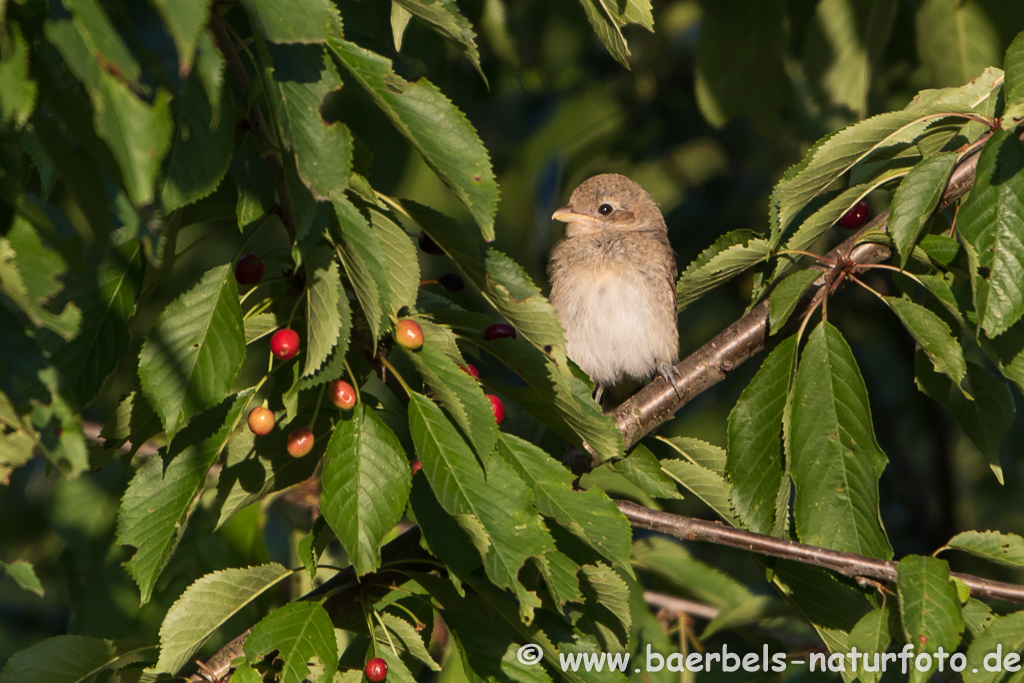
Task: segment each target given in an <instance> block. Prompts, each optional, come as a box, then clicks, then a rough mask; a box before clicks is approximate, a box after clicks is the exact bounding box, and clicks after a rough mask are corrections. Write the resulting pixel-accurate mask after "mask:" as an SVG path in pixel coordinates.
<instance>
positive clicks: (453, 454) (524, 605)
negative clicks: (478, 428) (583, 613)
mask: <svg viewBox="0 0 1024 683" xmlns="http://www.w3.org/2000/svg"><path fill="white" fill-rule="evenodd" d="M409 429H410V431H411V432H412V439H413V443H414V444H415V445H416V453H417V454H418V455H419V457H420V462H421V463H422V464H423V473H424V474H425V475H426V476H427V480H428V481H429V482H430V487H431V488H432V489H433V490H434V493H436V494H437V496H438V501H439V502H440V503H441V506H442V507H443V508H444V509H445V510H446V511H447V512H448V514H450V515H453V516H454V517H455V518H456V519H457V520H459V521H460V524H462V525H463V527H465V528H467V531H470V536H471V537H473V538H474V542H477V543H480V542H482V541H483V540H486V541H487V545H486V546H483V545H480V546H478V550H479V551H480V555H481V557H483V559H484V567H485V569H486V571H487V576H488V577H489V578H490V579H491V581H493V582H494V583H495V585H497V586H499V587H501V588H507V589H510V590H511V591H512V592H513V593H515V595H516V597H517V598H518V600H519V612H520V616H521V617H522V619H523V620H524V621H526V622H527V623H529V621H530V620H531V619H532V616H533V611H534V609H535V608H536V607H539V606H540V600H539V599H538V598H537V596H536V594H535V593H534V592H532V591H529V590H527V589H526V588H524V587H523V586H522V585H521V584H520V583H519V580H518V574H519V569H520V568H521V567H522V566H523V563H524V562H526V560H527V559H528V558H530V557H539V556H541V555H543V554H544V553H545V552H547V551H549V550H552V549H553V548H554V541H553V540H552V538H551V535H550V534H549V533H548V530H547V528H546V527H545V526H544V524H543V522H542V521H541V518H540V516H539V515H537V513H536V512H533V511H532V509H531V507H532V506H531V495H530V492H529V490H528V489H527V487H526V485H525V484H524V483H523V481H522V479H520V478H519V477H518V475H516V473H515V471H514V470H512V468H511V467H510V466H509V465H506V464H505V463H504V462H503V461H502V460H499V459H497V458H488V459H487V460H486V464H487V472H486V476H485V474H484V471H483V470H482V469H481V468H480V465H479V464H478V463H477V461H476V458H475V456H474V455H473V452H472V451H471V450H470V449H469V447H468V446H467V445H466V442H465V441H463V439H462V437H461V436H460V435H459V433H458V432H457V431H456V430H455V428H454V427H453V426H452V424H451V423H450V422H448V420H447V419H446V418H445V417H444V415H443V414H442V413H441V409H440V408H438V407H437V406H436V405H434V404H433V403H432V402H431V401H430V400H429V399H427V398H426V397H424V396H421V395H419V394H413V395H412V397H411V400H410V402H409ZM466 516H470V519H469V520H465V521H463V520H461V519H460V518H461V517H466ZM467 524H468V525H469V526H468V527H467ZM473 527H476V529H480V527H482V530H483V531H484V532H485V534H484V536H483V537H482V538H481V537H480V536H477V535H475V534H474V532H473V531H472V530H471V529H473Z"/></svg>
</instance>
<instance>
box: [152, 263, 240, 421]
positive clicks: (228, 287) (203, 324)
mask: <svg viewBox="0 0 1024 683" xmlns="http://www.w3.org/2000/svg"><path fill="white" fill-rule="evenodd" d="M244 359H245V337H244V334H243V328H242V310H241V308H240V307H239V305H238V287H237V285H236V283H235V276H234V273H232V272H231V265H230V264H225V265H222V266H218V267H216V268H213V269H212V270H209V271H207V273H206V274H205V275H204V276H203V277H202V279H201V280H200V281H199V283H198V284H197V285H195V286H194V287H193V288H192V289H190V290H189V291H187V292H185V293H184V294H182V295H181V296H179V297H178V298H177V299H175V300H174V301H172V302H171V303H170V304H169V305H168V306H167V307H166V308H165V309H164V310H163V312H162V313H161V314H160V317H159V318H158V319H157V321H156V323H155V324H154V325H153V327H152V328H151V329H150V331H149V334H147V335H146V341H145V343H144V344H143V345H142V353H141V354H140V355H139V380H140V381H141V385H142V394H143V395H144V396H145V397H146V400H148V401H149V403H150V405H152V406H153V408H154V410H156V412H157V414H158V415H159V416H160V421H161V423H163V426H164V429H165V430H166V431H167V438H168V439H171V438H173V436H174V434H175V433H176V432H177V431H178V430H179V429H180V428H181V427H182V425H184V424H185V423H186V422H187V421H188V420H189V419H190V418H191V417H192V415H193V414H194V413H195V412H197V411H199V410H203V409H204V408H209V407H210V406H212V405H214V404H216V403H217V402H218V401H220V400H221V399H223V398H224V397H225V396H227V394H228V391H229V390H230V388H231V383H232V382H233V381H234V379H235V375H236V374H237V373H238V370H239V368H241V367H242V361H243V360H244Z"/></svg>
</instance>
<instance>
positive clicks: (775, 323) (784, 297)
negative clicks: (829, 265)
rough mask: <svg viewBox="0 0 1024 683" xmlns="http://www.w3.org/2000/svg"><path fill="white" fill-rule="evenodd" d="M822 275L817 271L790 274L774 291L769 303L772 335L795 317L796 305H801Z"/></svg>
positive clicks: (769, 320) (801, 271) (799, 271)
mask: <svg viewBox="0 0 1024 683" xmlns="http://www.w3.org/2000/svg"><path fill="white" fill-rule="evenodd" d="M821 275H822V273H821V272H820V271H815V270H798V271H796V272H795V273H790V274H789V275H787V276H786V277H785V279H783V280H782V282H780V283H779V284H778V286H777V287H775V289H773V290H772V294H771V299H770V300H769V302H768V322H769V325H770V327H771V334H776V333H777V332H778V331H779V330H780V329H781V328H782V326H783V325H785V324H786V322H787V321H788V320H789V316H791V315H793V311H795V310H796V305H797V304H798V303H800V299H801V298H802V297H803V294H804V292H805V291H807V288H808V287H810V286H811V283H812V282H814V281H815V280H817V279H818V278H820V277H821Z"/></svg>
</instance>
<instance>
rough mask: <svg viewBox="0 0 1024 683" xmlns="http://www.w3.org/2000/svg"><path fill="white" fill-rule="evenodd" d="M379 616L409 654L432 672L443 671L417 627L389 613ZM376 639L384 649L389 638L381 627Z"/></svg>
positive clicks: (375, 634) (376, 632) (376, 631)
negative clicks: (424, 642) (431, 654)
mask: <svg viewBox="0 0 1024 683" xmlns="http://www.w3.org/2000/svg"><path fill="white" fill-rule="evenodd" d="M378 616H379V617H380V620H381V621H383V622H384V626H386V627H387V629H388V631H389V632H390V633H391V635H392V636H394V637H397V639H398V641H399V642H400V643H401V644H402V645H403V646H404V649H405V651H406V652H407V653H409V654H410V655H411V656H412V657H414V658H415V659H416V660H418V661H420V662H422V663H423V664H425V665H426V666H427V668H428V669H430V670H431V671H440V670H441V666H440V665H439V664H438V663H437V662H435V661H434V658H433V657H431V656H430V653H429V652H427V647H426V646H425V645H424V644H423V637H422V636H420V634H419V632H418V631H417V630H416V627H415V626H413V625H412V624H410V623H409V622H408V621H406V620H405V619H402V618H400V617H396V616H395V615H394V614H391V613H389V612H381V613H380V614H379V615H378ZM374 638H376V640H377V642H378V643H379V644H380V645H381V646H382V647H385V646H386V645H385V644H386V643H388V639H387V636H385V635H384V633H383V631H382V630H381V628H380V626H377V627H376V628H375V629H374Z"/></svg>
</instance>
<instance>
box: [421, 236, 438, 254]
mask: <svg viewBox="0 0 1024 683" xmlns="http://www.w3.org/2000/svg"><path fill="white" fill-rule="evenodd" d="M420 249H422V250H423V253H424V254H433V255H434V256H440V255H441V254H443V253H444V250H443V249H441V247H439V246H437V242H435V241H434V240H432V239H430V237H429V236H428V235H427V233H425V232H421V233H420Z"/></svg>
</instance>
